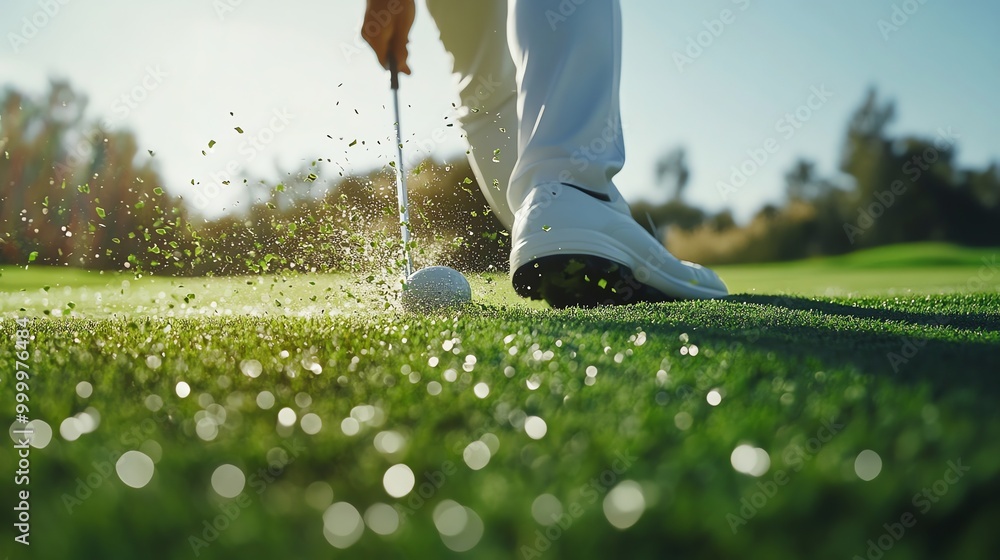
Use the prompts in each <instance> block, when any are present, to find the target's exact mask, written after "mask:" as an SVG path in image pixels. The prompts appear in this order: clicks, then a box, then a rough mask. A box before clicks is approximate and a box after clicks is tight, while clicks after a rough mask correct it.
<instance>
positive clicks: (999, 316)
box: [725, 295, 1000, 331]
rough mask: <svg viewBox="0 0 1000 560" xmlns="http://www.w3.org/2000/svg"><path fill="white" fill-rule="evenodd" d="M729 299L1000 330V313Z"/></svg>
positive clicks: (799, 300) (787, 299) (785, 298)
mask: <svg viewBox="0 0 1000 560" xmlns="http://www.w3.org/2000/svg"><path fill="white" fill-rule="evenodd" d="M725 300H726V301H736V302H744V303H753V304H757V305H767V306H771V307H783V308H785V309H790V310H795V311H815V312H819V313H822V314H824V315H837V316H841V317H853V318H856V319H876V320H879V321H887V322H901V323H911V324H914V325H921V326H927V327H953V328H959V329H970V330H989V331H1000V313H989V314H988V313H966V314H955V313H950V314H949V313H926V312H914V311H902V310H897V309H877V308H873V307H863V306H861V305H844V304H842V303H835V302H828V301H817V300H812V299H806V298H801V297H793V296H771V295H735V296H729V297H727V298H725ZM859 303H860V302H859Z"/></svg>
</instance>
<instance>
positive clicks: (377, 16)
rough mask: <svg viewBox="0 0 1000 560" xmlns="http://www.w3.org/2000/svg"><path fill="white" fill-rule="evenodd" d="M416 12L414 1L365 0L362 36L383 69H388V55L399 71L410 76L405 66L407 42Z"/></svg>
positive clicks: (408, 69)
mask: <svg viewBox="0 0 1000 560" xmlns="http://www.w3.org/2000/svg"><path fill="white" fill-rule="evenodd" d="M415 13H416V8H415V7H414V5H413V0H368V9H367V10H365V21H364V24H363V25H362V26H361V36H362V37H364V39H365V41H367V42H368V44H369V45H371V47H372V50H373V51H375V56H377V57H378V62H379V64H381V65H382V67H383V68H386V69H388V68H389V55H390V54H392V55H393V57H395V59H396V63H397V65H398V67H399V71H400V72H402V73H404V74H409V73H410V67H409V66H408V65H407V64H406V56H407V51H406V43H407V40H408V37H409V35H410V27H412V26H413V16H414V14H415Z"/></svg>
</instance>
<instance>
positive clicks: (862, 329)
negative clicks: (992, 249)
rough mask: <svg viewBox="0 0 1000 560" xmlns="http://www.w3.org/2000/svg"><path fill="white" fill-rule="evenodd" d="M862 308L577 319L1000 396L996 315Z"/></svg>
mask: <svg viewBox="0 0 1000 560" xmlns="http://www.w3.org/2000/svg"><path fill="white" fill-rule="evenodd" d="M747 304H753V306H752V307H751V306H748V305H747ZM865 304H866V302H864V301H859V302H858V303H857V304H855V305H846V304H843V303H837V302H829V301H817V300H812V299H806V298H801V297H791V296H758V295H742V296H732V297H729V298H726V299H724V300H718V301H713V302H680V303H663V304H648V305H639V306H635V307H633V309H631V310H630V311H628V312H625V313H622V314H621V315H619V316H616V317H609V316H608V315H607V314H604V313H600V312H593V311H582V312H581V315H580V318H581V319H584V318H585V320H586V325H587V328H588V329H606V330H617V331H621V330H622V329H623V327H624V328H626V330H627V328H628V327H632V328H634V327H635V326H636V325H642V328H643V329H644V330H645V331H646V332H647V335H655V334H659V335H662V336H663V337H664V339H667V338H673V339H674V340H676V336H677V334H678V333H681V332H689V333H693V334H692V340H696V341H697V343H698V344H699V345H700V346H702V347H714V348H727V347H729V348H732V347H733V345H736V346H739V347H742V348H743V349H745V350H746V351H749V352H753V353H756V354H765V355H766V354H767V353H769V352H774V353H776V354H778V355H780V356H781V357H782V360H783V361H784V362H791V363H793V364H796V363H797V364H808V363H812V364H816V365H818V366H819V367H824V368H832V367H835V366H845V365H846V366H853V367H854V368H856V369H857V370H858V371H860V372H863V373H864V374H866V375H871V376H886V377H890V378H893V379H895V380H898V381H901V382H911V383H916V382H927V383H929V385H930V387H931V388H932V390H933V392H934V393H935V394H936V395H941V394H945V393H956V392H961V391H974V392H975V393H978V394H980V395H991V396H1000V376H998V375H997V374H996V372H997V371H1000V317H998V315H997V314H992V313H982V312H962V311H959V307H958V306H957V305H956V304H955V303H954V302H952V303H950V304H948V305H941V306H938V307H936V309H935V312H929V311H928V312H920V311H913V310H898V309H897V310H894V309H889V308H876V307H866V306H865ZM980 307H981V306H980ZM665 321H666V322H665ZM602 323H603V324H602ZM817 362H818V364H817Z"/></svg>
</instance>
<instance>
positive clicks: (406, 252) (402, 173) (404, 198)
mask: <svg viewBox="0 0 1000 560" xmlns="http://www.w3.org/2000/svg"><path fill="white" fill-rule="evenodd" d="M389 72H390V73H391V75H392V77H391V86H392V102H393V105H394V106H395V109H396V150H397V151H396V198H397V201H398V202H399V231H400V234H402V236H403V256H404V257H405V258H406V277H407V278H409V277H410V274H412V273H413V257H412V255H410V200H409V195H408V193H407V190H406V170H405V169H403V132H402V129H401V126H400V120H399V68H398V67H397V66H396V59H395V57H393V56H392V55H390V56H389Z"/></svg>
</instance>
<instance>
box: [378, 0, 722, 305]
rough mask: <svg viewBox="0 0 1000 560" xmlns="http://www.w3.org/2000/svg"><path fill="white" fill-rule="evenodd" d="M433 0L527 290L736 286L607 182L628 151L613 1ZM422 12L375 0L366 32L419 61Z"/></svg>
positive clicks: (663, 290) (709, 291)
mask: <svg viewBox="0 0 1000 560" xmlns="http://www.w3.org/2000/svg"><path fill="white" fill-rule="evenodd" d="M427 9H428V11H429V12H430V14H431V16H432V17H433V18H434V21H435V22H436V24H437V27H438V30H439V31H440V34H441V42H442V43H443V44H444V47H445V50H446V51H447V52H448V53H449V54H450V55H451V57H452V60H453V72H454V73H455V75H456V78H457V82H458V89H459V97H460V98H461V100H462V107H461V108H460V111H461V113H460V121H461V125H462V127H463V129H464V130H465V133H466V135H467V137H468V141H469V144H470V151H469V161H470V163H471V164H472V170H473V172H474V173H475V175H476V179H477V180H478V182H479V186H480V188H481V189H482V191H483V194H484V195H485V196H486V200H487V201H488V202H489V204H490V206H491V207H492V208H493V211H494V213H495V214H496V216H497V217H498V218H499V219H500V221H501V222H502V223H503V225H504V226H506V227H507V228H508V229H509V230H510V231H511V253H510V271H511V280H512V282H513V285H514V289H515V291H516V292H517V293H518V294H519V295H521V296H522V297H529V298H532V299H544V300H546V301H547V302H548V303H549V304H550V305H552V306H553V307H565V306H571V305H580V306H594V305H602V304H623V303H633V302H639V301H663V300H672V299H692V298H714V297H721V296H725V295H726V294H727V289H726V285H725V284H724V283H723V282H722V280H720V279H719V277H718V276H717V275H716V274H715V273H714V272H712V271H711V270H709V269H707V268H704V267H702V266H700V265H697V264H693V263H689V262H686V261H681V260H678V259H677V258H676V257H674V256H673V255H671V254H670V253H669V252H668V251H667V250H666V249H665V248H664V247H663V245H662V243H660V242H659V241H658V240H657V239H656V238H654V237H653V236H651V235H650V234H649V233H648V232H647V231H646V230H645V229H644V228H642V227H641V226H640V225H639V224H638V223H636V222H635V220H633V219H632V216H631V214H630V212H629V207H628V205H627V204H626V203H625V201H624V200H623V199H622V196H621V194H620V193H619V192H618V189H617V187H615V185H614V183H613V181H612V179H613V178H614V176H615V174H617V173H618V171H619V170H621V167H622V165H623V164H624V162H625V147H624V143H623V140H622V130H621V117H620V111H619V100H618V90H619V76H620V74H621V34H622V26H621V8H620V5H619V2H618V0H472V1H470V0H427ZM414 13H415V6H414V0H368V6H367V10H366V12H365V19H364V22H363V24H362V28H361V33H362V36H363V37H364V39H365V40H366V41H367V42H368V44H369V45H371V47H372V49H373V50H374V51H375V55H376V56H377V57H378V60H379V62H380V63H381V64H382V66H383V67H385V68H388V67H389V59H390V56H391V57H393V58H394V59H395V60H396V61H397V64H398V67H399V70H400V71H401V72H403V73H407V74H409V73H410V67H409V65H408V59H407V41H408V35H409V32H410V27H411V26H412V24H413V18H414ZM498 150H499V151H498ZM495 154H497V155H498V156H499V157H497V156H495ZM515 155H516V157H513V156H515Z"/></svg>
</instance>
